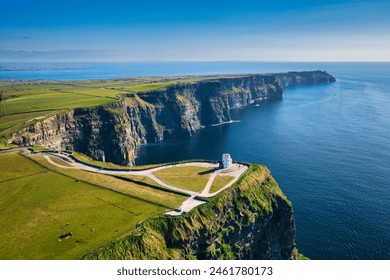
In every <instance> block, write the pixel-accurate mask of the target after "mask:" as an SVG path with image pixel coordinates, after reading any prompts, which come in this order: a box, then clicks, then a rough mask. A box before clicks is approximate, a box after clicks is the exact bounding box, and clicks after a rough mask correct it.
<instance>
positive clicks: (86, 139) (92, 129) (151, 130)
mask: <svg viewBox="0 0 390 280" xmlns="http://www.w3.org/2000/svg"><path fill="white" fill-rule="evenodd" d="M331 81H334V78H333V77H332V76H331V75H329V74H327V73H326V72H321V71H314V72H291V73H282V74H268V75H249V76H242V77H228V78H219V79H209V80H204V81H200V82H196V83H188V84H176V85H173V86H170V87H168V88H167V89H163V90H154V91H150V92H144V93H138V94H132V93H129V94H127V95H123V96H121V98H120V100H119V101H118V102H116V103H114V104H110V105H107V106H101V107H96V108H85V109H74V110H70V111H68V112H66V113H59V114H57V115H54V116H52V117H49V118H47V119H45V120H42V121H39V122H37V123H36V124H34V125H32V126H30V127H28V128H26V129H23V130H21V131H19V132H17V133H14V134H12V135H11V137H10V140H9V142H10V143H14V144H17V145H27V146H33V145H38V146H43V147H47V148H49V149H53V150H75V151H78V152H82V153H85V154H86V155H88V156H90V157H92V158H93V159H96V160H102V161H110V162H114V163H118V164H122V165H132V164H133V163H134V157H135V155H134V152H135V148H136V146H137V145H138V144H141V143H147V142H156V141H161V140H163V139H164V138H168V137H175V136H179V135H189V136H190V135H192V133H193V132H194V131H196V130H198V129H200V128H201V127H203V126H208V125H211V124H218V123H222V122H226V121H230V120H231V117H230V109H231V108H238V107H245V106H248V104H251V103H254V102H257V101H259V100H263V99H277V98H281V97H282V92H283V90H282V88H283V87H288V86H295V85H300V84H315V83H328V82H331Z"/></svg>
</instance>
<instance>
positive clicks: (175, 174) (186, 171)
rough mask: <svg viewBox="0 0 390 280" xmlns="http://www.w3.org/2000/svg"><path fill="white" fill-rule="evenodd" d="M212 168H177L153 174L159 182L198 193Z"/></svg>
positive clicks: (204, 184) (205, 182)
mask: <svg viewBox="0 0 390 280" xmlns="http://www.w3.org/2000/svg"><path fill="white" fill-rule="evenodd" d="M212 170H214V168H209V167H200V166H177V167H170V168H165V169H161V170H158V171H155V172H153V174H154V175H156V176H157V177H158V178H159V179H160V180H161V181H163V182H165V183H167V184H169V185H172V186H175V187H181V188H183V189H186V190H190V191H195V192H200V191H202V190H203V189H204V187H205V186H206V184H207V181H208V179H209V177H210V175H211V171H212Z"/></svg>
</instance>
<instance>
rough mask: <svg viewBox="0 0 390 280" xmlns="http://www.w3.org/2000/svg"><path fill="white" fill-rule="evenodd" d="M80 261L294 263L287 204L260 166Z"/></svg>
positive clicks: (292, 225) (292, 227) (292, 229)
mask: <svg viewBox="0 0 390 280" xmlns="http://www.w3.org/2000/svg"><path fill="white" fill-rule="evenodd" d="M83 258H84V259H297V258H303V256H302V255H300V254H299V253H298V252H297V249H296V246H295V223H294V218H293V210H292V206H291V203H290V202H289V201H288V200H287V198H286V197H285V196H284V194H283V193H282V191H281V190H280V189H279V187H278V185H277V183H276V182H275V180H274V179H273V178H272V176H271V175H270V172H269V171H268V169H267V168H266V167H265V166H260V165H251V167H250V168H249V170H248V171H247V172H246V173H245V174H244V175H243V176H242V177H241V178H240V179H239V180H238V181H237V182H236V183H235V184H234V185H233V186H232V187H230V188H229V189H227V190H225V191H223V192H222V193H220V194H219V195H217V196H216V197H213V198H212V199H211V200H210V201H209V202H208V203H206V204H203V205H201V206H198V207H197V208H195V209H193V210H192V211H190V212H189V213H187V214H185V215H182V216H176V217H172V216H166V215H160V216H157V217H154V218H149V219H147V220H145V221H144V222H143V223H142V226H141V227H140V228H139V229H136V230H134V231H132V232H130V233H129V234H128V235H127V236H125V237H122V238H120V239H119V240H116V241H112V242H110V243H109V244H107V245H106V246H104V247H102V248H99V249H96V250H94V251H92V252H91V253H89V254H87V255H86V256H84V257H83Z"/></svg>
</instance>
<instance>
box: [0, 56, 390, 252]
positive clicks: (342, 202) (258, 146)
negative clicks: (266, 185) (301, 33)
mask: <svg viewBox="0 0 390 280" xmlns="http://www.w3.org/2000/svg"><path fill="white" fill-rule="evenodd" d="M64 65H65V64H51V65H47V64H30V65H28V66H26V65H23V64H12V63H7V64H4V63H0V69H1V70H0V79H50V80H53V79H57V80H80V79H106V78H119V77H136V76H173V75H199V74H221V73H266V72H280V71H291V70H317V69H318V70H326V71H328V72H329V73H330V74H332V75H333V76H334V77H335V78H336V79H337V82H335V83H332V84H326V85H313V86H301V87H296V88H289V89H286V90H285V91H284V95H283V98H282V99H281V100H276V101H270V102H264V103H263V104H260V106H250V107H247V108H244V109H240V110H234V111H232V116H233V119H234V120H236V121H237V122H233V123H230V124H224V125H220V126H215V127H207V128H204V129H201V130H199V131H198V132H197V133H195V135H194V136H193V137H191V138H181V139H175V140H169V141H164V142H162V143H158V144H147V145H143V146H140V147H139V148H138V158H137V163H138V164H148V163H156V162H166V161H175V160H183V159H190V158H205V159H219V158H220V157H221V154H222V153H224V152H226V153H230V154H231V155H232V157H233V159H234V160H239V161H245V162H254V163H261V164H265V165H267V166H268V167H269V169H270V170H271V171H272V174H273V176H274V177H275V178H276V180H277V182H278V183H279V185H280V187H281V188H282V190H283V191H284V193H285V194H286V195H287V197H288V198H289V199H290V200H291V201H292V203H293V206H294V215H295V220H296V227H297V237H296V242H297V247H298V248H299V251H300V252H301V253H303V254H304V255H306V256H307V257H309V258H311V259H390V140H389V138H390V63H281V62H280V63H260V62H207V63H206V62H204V63H201V62H198V63H196V62H188V63H185V62H182V63H178V62H172V63H163V62H155V63H152V62H151V63H116V64H109V63H103V64H92V63H90V64H82V63H76V64H72V65H69V64H66V65H65V66H64Z"/></svg>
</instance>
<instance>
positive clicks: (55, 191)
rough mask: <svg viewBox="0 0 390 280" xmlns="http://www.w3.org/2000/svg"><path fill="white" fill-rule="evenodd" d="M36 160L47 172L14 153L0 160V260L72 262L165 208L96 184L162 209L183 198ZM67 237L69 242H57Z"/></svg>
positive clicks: (38, 157)
mask: <svg viewBox="0 0 390 280" xmlns="http://www.w3.org/2000/svg"><path fill="white" fill-rule="evenodd" d="M34 157H36V158H34V160H37V159H39V161H38V162H39V163H44V162H45V161H46V163H47V167H49V168H46V167H44V166H42V165H40V164H38V163H36V162H34V161H33V160H31V159H29V158H26V157H24V156H22V155H19V154H18V153H15V152H13V153H4V154H0V170H1V173H0V259H76V258H79V257H81V256H82V255H84V254H86V253H88V252H89V251H91V250H92V249H94V248H97V247H99V246H102V245H104V244H106V243H107V242H109V241H111V240H113V239H115V238H118V237H120V236H122V235H124V234H126V233H127V232H129V231H131V230H133V229H135V227H136V224H137V223H138V222H140V221H142V220H144V219H145V218H147V217H150V216H154V215H156V214H159V213H162V212H164V211H165V210H166V209H167V208H169V207H164V206H162V205H158V204H156V203H152V202H148V201H147V200H145V199H137V198H135V197H132V196H129V195H124V194H122V193H120V192H118V190H115V191H111V190H110V189H109V188H105V187H104V186H103V187H98V186H96V185H95V183H99V184H102V185H104V184H107V185H108V186H116V187H118V188H128V189H129V190H131V189H134V190H132V191H131V192H132V194H134V193H135V192H136V191H140V193H142V194H143V195H144V196H145V198H148V199H150V198H151V197H152V196H153V195H154V197H152V199H158V200H159V201H160V202H163V203H166V204H170V203H172V204H173V203H180V201H182V200H185V199H186V198H187V197H185V196H179V195H176V194H171V193H169V192H164V191H160V192H159V191H158V190H156V189H153V188H146V189H149V192H148V191H145V189H142V188H144V186H143V185H137V184H136V183H131V184H129V182H125V181H123V180H120V179H117V178H113V177H111V176H104V175H101V176H96V175H100V174H93V173H90V172H84V173H83V172H81V171H79V170H72V169H64V168H60V167H56V168H57V169H56V168H54V167H53V166H50V164H49V163H48V162H47V160H46V159H44V158H43V157H42V156H34ZM45 166H46V164H45ZM59 169H61V170H67V171H66V172H64V174H61V173H59V172H58V170H59ZM87 175H88V176H87ZM70 176H75V177H77V176H80V179H82V180H78V179H75V178H72V177H70ZM114 179H115V180H114ZM132 179H136V178H132ZM139 180H140V182H143V183H150V182H145V179H144V178H143V177H142V176H140V178H139ZM118 182H125V183H126V184H123V185H120V186H119V183H118ZM130 195H131V194H130ZM164 195H165V196H164ZM68 232H72V236H71V237H69V238H67V239H61V238H59V235H62V234H65V233H68Z"/></svg>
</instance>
